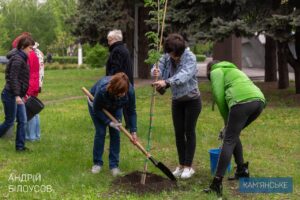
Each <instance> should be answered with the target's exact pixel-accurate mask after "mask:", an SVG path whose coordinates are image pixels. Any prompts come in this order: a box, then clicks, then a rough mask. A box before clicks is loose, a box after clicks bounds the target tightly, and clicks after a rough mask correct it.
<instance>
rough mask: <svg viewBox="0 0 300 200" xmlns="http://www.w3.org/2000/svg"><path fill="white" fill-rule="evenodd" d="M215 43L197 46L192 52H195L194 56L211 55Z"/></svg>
mask: <svg viewBox="0 0 300 200" xmlns="http://www.w3.org/2000/svg"><path fill="white" fill-rule="evenodd" d="M212 48H213V43H212V42H206V43H204V44H200V43H199V44H196V45H195V46H193V47H192V48H191V50H192V51H193V52H194V54H205V55H210V54H211V52H212Z"/></svg>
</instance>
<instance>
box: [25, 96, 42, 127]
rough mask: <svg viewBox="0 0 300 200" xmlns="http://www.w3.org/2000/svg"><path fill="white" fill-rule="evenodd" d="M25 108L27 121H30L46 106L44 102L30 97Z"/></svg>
mask: <svg viewBox="0 0 300 200" xmlns="http://www.w3.org/2000/svg"><path fill="white" fill-rule="evenodd" d="M25 107H26V114H27V121H29V120H31V119H32V118H33V117H34V115H36V114H38V113H39V112H41V111H42V110H43V108H44V107H45V106H44V104H43V102H42V101H41V100H39V99H38V98H37V97H34V96H30V97H29V98H28V99H27V101H26V103H25Z"/></svg>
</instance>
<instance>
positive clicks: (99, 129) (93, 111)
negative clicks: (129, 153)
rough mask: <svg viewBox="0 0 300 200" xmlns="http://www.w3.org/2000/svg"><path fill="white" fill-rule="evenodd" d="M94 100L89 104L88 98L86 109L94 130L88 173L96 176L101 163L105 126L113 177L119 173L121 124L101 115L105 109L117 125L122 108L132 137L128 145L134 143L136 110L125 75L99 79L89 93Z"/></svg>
mask: <svg viewBox="0 0 300 200" xmlns="http://www.w3.org/2000/svg"><path fill="white" fill-rule="evenodd" d="M90 92H91V94H92V95H94V97H95V99H94V102H93V103H92V102H91V101H90V100H89V98H88V108H89V112H90V115H91V118H92V120H93V122H94V126H95V129H96V133H95V139H94V150H93V161H94V165H93V167H92V173H94V174H96V173H99V172H100V170H101V168H102V166H103V160H102V155H103V151H104V142H105V134H106V127H108V126H109V136H110V148H109V168H110V170H111V172H112V175H113V176H117V175H120V174H121V171H120V169H119V154H120V130H119V126H121V125H122V123H115V122H113V121H111V120H110V119H109V118H108V117H107V116H106V115H105V114H104V112H103V111H102V109H103V108H104V109H106V110H107V111H109V112H110V113H111V114H112V115H113V116H114V117H115V118H116V119H118V121H120V122H121V118H122V108H123V107H126V108H127V112H128V117H129V126H130V127H129V128H130V132H131V135H132V139H133V140H132V142H133V143H135V141H136V140H137V136H136V130H137V128H136V107H135V93H134V89H133V86H132V85H131V83H129V79H128V77H127V75H126V74H125V73H123V72H120V73H117V74H115V75H113V76H105V77H103V78H102V79H100V80H99V81H98V82H97V83H96V84H95V85H94V86H93V87H92V89H91V90H90Z"/></svg>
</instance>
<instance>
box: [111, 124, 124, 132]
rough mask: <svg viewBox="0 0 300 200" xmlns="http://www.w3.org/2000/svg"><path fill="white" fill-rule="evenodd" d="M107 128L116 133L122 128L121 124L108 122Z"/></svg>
mask: <svg viewBox="0 0 300 200" xmlns="http://www.w3.org/2000/svg"><path fill="white" fill-rule="evenodd" d="M109 126H110V127H112V128H114V129H116V130H118V131H120V128H119V127H120V126H122V123H116V122H110V123H109Z"/></svg>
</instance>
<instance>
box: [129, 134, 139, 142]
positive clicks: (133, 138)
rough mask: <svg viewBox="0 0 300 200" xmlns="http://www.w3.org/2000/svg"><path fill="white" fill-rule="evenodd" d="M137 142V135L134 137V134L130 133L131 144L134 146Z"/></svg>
mask: <svg viewBox="0 0 300 200" xmlns="http://www.w3.org/2000/svg"><path fill="white" fill-rule="evenodd" d="M137 141H138V137H137V135H136V132H133V133H131V142H132V143H133V144H136V143H137Z"/></svg>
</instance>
